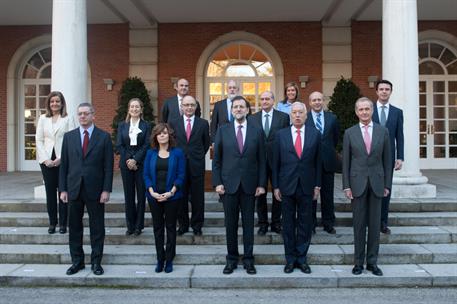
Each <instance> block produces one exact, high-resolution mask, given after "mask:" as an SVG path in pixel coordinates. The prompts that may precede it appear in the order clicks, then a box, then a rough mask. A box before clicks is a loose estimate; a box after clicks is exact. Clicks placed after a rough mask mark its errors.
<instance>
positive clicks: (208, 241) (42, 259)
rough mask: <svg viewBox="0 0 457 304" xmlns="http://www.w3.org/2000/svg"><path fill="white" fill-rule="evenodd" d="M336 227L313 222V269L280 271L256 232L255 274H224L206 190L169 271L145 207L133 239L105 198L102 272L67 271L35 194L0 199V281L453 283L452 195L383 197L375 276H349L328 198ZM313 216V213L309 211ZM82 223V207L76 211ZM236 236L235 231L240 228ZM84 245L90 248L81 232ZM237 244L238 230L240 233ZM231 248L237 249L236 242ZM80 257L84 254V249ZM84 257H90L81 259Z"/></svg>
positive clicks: (345, 225) (344, 215) (219, 235)
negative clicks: (385, 210) (158, 267)
mask: <svg viewBox="0 0 457 304" xmlns="http://www.w3.org/2000/svg"><path fill="white" fill-rule="evenodd" d="M335 208H336V211H337V213H336V218H337V219H336V230H337V234H336V235H329V234H327V233H325V232H324V231H323V230H322V229H321V228H318V230H317V233H316V235H314V236H313V240H312V245H311V247H310V251H309V254H308V261H309V263H310V266H311V269H312V271H313V272H312V274H310V275H305V274H303V273H301V272H299V271H298V270H295V272H294V273H292V274H289V275H286V274H284V273H283V271H282V268H283V263H284V248H283V245H282V238H281V236H280V235H277V234H275V233H270V232H269V233H268V234H267V235H266V236H258V235H256V236H255V247H254V255H255V260H256V265H257V270H258V274H257V275H254V276H249V275H247V274H246V273H245V271H244V270H243V269H242V267H239V268H238V269H237V270H236V271H235V273H234V274H232V275H229V276H227V275H223V274H222V269H223V266H224V264H225V254H226V246H225V229H224V227H223V223H224V216H223V211H222V204H220V203H218V202H217V199H216V196H215V194H214V193H206V214H205V216H206V218H205V227H204V228H203V236H199V237H196V236H194V235H193V234H192V233H187V234H185V235H184V236H181V237H178V239H177V244H178V245H177V250H176V252H177V256H176V258H175V265H176V266H175V270H174V271H173V272H172V273H171V274H164V273H160V274H156V273H154V264H155V261H156V256H155V248H154V246H153V244H154V237H153V232H152V227H151V215H150V213H149V211H148V208H147V212H146V229H145V230H144V233H143V234H142V235H140V236H138V237H134V236H128V237H127V236H125V235H124V232H125V215H124V212H123V210H124V206H123V202H122V201H121V199H120V197H119V196H118V197H115V198H114V199H113V200H112V201H111V202H110V203H109V204H108V205H107V206H106V218H105V223H106V238H105V251H104V257H103V261H102V265H103V266H104V268H105V275H103V276H100V277H97V276H94V275H93V274H92V273H91V272H90V270H89V269H87V268H86V269H85V270H84V271H81V272H80V273H78V274H76V275H74V276H71V277H70V276H66V275H65V271H66V269H67V268H68V267H69V265H70V263H71V262H70V254H69V249H68V234H65V235H60V234H58V233H57V234H54V235H49V234H48V233H47V226H48V219H47V213H46V204H45V201H44V200H27V199H22V200H21V199H4V200H0V285H8V286H13V285H27V286H29V285H40V286H55V285H58V286H75V285H77V286H113V285H114V286H127V287H173V288H174V287H180V288H182V287H196V288H282V287H284V288H292V287H297V288H298V287H358V286H383V287H390V286H392V287H399V286H457V198H456V199H450V198H441V199H414V200H413V199H403V200H393V201H392V203H391V213H390V224H391V230H392V234H391V235H381V246H380V255H379V265H380V267H381V268H382V270H383V271H384V276H383V277H375V276H373V275H372V274H371V273H367V272H364V274H362V275H361V276H353V275H352V274H351V269H352V262H353V245H352V244H353V233H352V227H351V222H352V215H351V212H350V204H349V203H348V201H346V200H345V199H343V198H341V197H339V198H336V201H335ZM318 215H319V214H318ZM84 221H85V223H84V224H85V226H86V227H87V215H85V220H84ZM240 234H241V229H240ZM84 242H85V244H86V247H85V252H86V253H90V246H89V245H88V244H89V232H88V229H86V230H85V237H84ZM240 244H241V236H240ZM240 247H241V250H240V252H242V246H240ZM86 258H89V254H86ZM86 262H87V263H89V260H87V261H86Z"/></svg>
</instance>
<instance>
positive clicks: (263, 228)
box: [257, 226, 268, 235]
mask: <svg viewBox="0 0 457 304" xmlns="http://www.w3.org/2000/svg"><path fill="white" fill-rule="evenodd" d="M267 231H268V226H260V228H259V230H258V231H257V234H258V235H265V234H267Z"/></svg>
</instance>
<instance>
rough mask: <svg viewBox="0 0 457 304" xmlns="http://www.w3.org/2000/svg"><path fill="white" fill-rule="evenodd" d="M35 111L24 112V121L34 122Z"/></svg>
mask: <svg viewBox="0 0 457 304" xmlns="http://www.w3.org/2000/svg"><path fill="white" fill-rule="evenodd" d="M35 118H36V110H24V119H25V121H26V122H27V121H29V122H35Z"/></svg>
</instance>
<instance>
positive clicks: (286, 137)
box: [272, 126, 322, 195]
mask: <svg viewBox="0 0 457 304" xmlns="http://www.w3.org/2000/svg"><path fill="white" fill-rule="evenodd" d="M320 145H321V139H320V133H319V131H317V130H316V129H315V128H309V127H306V126H305V143H304V144H303V150H302V154H301V157H300V158H298V156H297V153H296V152H295V147H294V142H293V139H292V133H291V129H290V128H284V129H282V130H279V131H278V132H276V137H275V143H274V146H273V147H274V150H273V167H272V171H273V173H272V185H273V189H279V190H280V191H281V194H282V195H294V194H295V191H296V190H297V186H298V182H299V181H300V184H301V188H302V191H303V193H305V194H308V195H313V194H314V187H320V186H321V175H322V166H321V160H320V153H319V151H320Z"/></svg>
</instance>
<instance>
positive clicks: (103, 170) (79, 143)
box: [59, 103, 114, 275]
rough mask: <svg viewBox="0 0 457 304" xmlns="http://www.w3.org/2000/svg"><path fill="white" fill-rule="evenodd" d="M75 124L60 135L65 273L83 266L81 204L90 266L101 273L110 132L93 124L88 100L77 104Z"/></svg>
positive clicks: (110, 174)
mask: <svg viewBox="0 0 457 304" xmlns="http://www.w3.org/2000/svg"><path fill="white" fill-rule="evenodd" d="M77 113H78V119H79V127H78V128H76V129H74V130H72V131H70V132H68V133H66V134H65V135H64V137H63V143H62V155H61V164H60V177H59V190H60V191H61V194H60V198H61V200H62V201H63V202H64V203H69V204H70V206H69V210H70V212H69V231H70V235H69V246H70V255H71V262H72V265H71V267H70V268H68V270H67V275H73V274H75V273H77V272H78V271H80V270H82V269H84V268H85V264H84V251H83V229H84V227H83V222H82V218H83V215H84V206H86V208H87V213H88V214H89V228H90V244H91V247H92V253H91V256H90V260H91V264H92V267H91V270H92V271H93V272H94V274H95V275H102V274H103V273H104V270H103V268H102V266H101V261H102V257H103V243H104V240H105V203H107V202H108V201H109V198H110V192H111V191H112V184H113V162H114V160H113V146H112V143H111V136H110V134H109V133H108V132H105V131H103V130H101V129H99V128H97V127H96V126H95V125H94V123H93V121H94V114H95V111H94V108H93V107H92V105H91V104H90V103H81V104H80V105H79V106H78V112H77Z"/></svg>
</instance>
